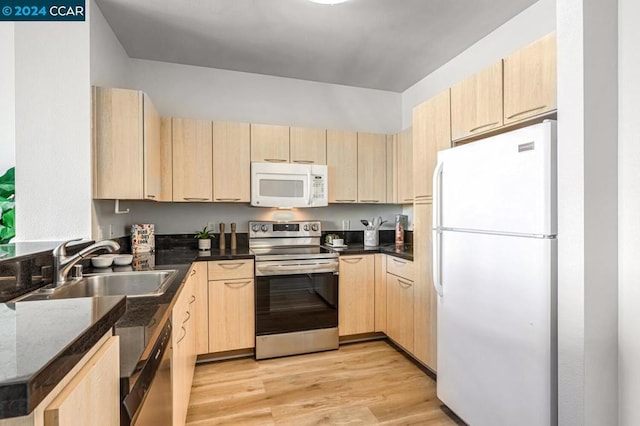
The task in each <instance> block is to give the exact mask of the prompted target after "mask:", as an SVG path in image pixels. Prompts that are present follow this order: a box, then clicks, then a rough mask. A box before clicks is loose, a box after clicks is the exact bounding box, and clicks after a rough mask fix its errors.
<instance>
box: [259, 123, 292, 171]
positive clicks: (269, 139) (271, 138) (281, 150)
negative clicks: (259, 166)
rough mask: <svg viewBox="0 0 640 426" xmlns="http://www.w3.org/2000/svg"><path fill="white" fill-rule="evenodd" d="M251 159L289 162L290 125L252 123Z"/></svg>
mask: <svg viewBox="0 0 640 426" xmlns="http://www.w3.org/2000/svg"><path fill="white" fill-rule="evenodd" d="M251 161H257V162H269V163H288V162H289V127H288V126H275V125H270V124H253V123H252V124H251Z"/></svg>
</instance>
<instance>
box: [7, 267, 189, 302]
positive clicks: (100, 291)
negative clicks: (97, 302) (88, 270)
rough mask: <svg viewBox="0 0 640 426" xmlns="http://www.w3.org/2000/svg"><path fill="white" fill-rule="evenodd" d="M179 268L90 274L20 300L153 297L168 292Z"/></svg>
mask: <svg viewBox="0 0 640 426" xmlns="http://www.w3.org/2000/svg"><path fill="white" fill-rule="evenodd" d="M176 274H177V271H176V270H175V269H170V270H162V271H136V272H110V273H101V274H90V275H89V274H88V275H85V276H84V277H83V278H81V279H79V280H75V281H72V282H70V283H69V284H65V285H63V286H61V287H58V288H52V289H42V290H39V291H37V292H35V293H31V294H29V295H27V296H25V297H22V298H20V299H19V300H44V299H70V298H74V297H94V296H127V297H149V296H160V295H162V294H164V292H165V291H166V290H167V288H168V287H169V286H170V285H171V283H172V282H173V280H174V279H175V276H176Z"/></svg>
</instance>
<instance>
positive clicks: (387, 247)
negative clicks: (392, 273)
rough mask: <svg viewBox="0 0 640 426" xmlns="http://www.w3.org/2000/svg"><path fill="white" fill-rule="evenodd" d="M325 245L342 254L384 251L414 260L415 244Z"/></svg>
mask: <svg viewBox="0 0 640 426" xmlns="http://www.w3.org/2000/svg"><path fill="white" fill-rule="evenodd" d="M324 247H326V248H328V249H331V250H333V251H337V252H338V253H340V254H341V255H351V254H375V253H384V254H388V255H390V256H395V257H399V258H402V259H407V260H411V261H413V246H411V245H406V244H405V245H403V246H396V245H395V244H383V245H379V246H365V245H364V244H349V245H347V247H345V248H335V247H331V246H328V245H325V246H324Z"/></svg>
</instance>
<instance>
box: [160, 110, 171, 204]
mask: <svg viewBox="0 0 640 426" xmlns="http://www.w3.org/2000/svg"><path fill="white" fill-rule="evenodd" d="M160 178H161V182H162V183H161V184H160V188H161V192H160V198H159V199H158V201H173V120H172V119H171V117H162V118H161V119H160Z"/></svg>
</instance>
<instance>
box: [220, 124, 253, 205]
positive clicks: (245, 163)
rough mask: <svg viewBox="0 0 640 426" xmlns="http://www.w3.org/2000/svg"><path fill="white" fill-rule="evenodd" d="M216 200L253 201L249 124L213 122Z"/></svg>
mask: <svg viewBox="0 0 640 426" xmlns="http://www.w3.org/2000/svg"><path fill="white" fill-rule="evenodd" d="M213 201H215V202H227V203H248V202H249V201H251V136H250V130H249V124H248V123H231V122H221V121H214V122H213Z"/></svg>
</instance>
